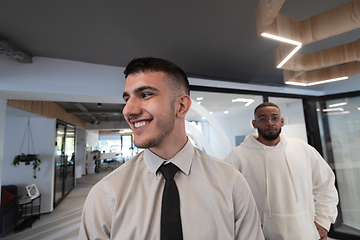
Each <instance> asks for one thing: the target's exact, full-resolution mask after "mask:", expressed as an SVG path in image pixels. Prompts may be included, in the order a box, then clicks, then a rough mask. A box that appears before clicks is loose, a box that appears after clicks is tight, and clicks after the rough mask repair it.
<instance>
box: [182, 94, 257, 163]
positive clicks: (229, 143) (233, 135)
mask: <svg viewBox="0 0 360 240" xmlns="http://www.w3.org/2000/svg"><path fill="white" fill-rule="evenodd" d="M190 97H191V99H192V106H191V109H190V111H189V112H188V114H187V115H186V120H187V122H186V129H187V133H188V136H189V137H190V139H191V141H192V142H193V144H194V145H196V146H197V147H199V148H200V149H202V150H204V151H205V152H207V153H208V154H210V155H213V156H215V157H217V158H219V159H224V158H225V157H226V156H227V154H229V152H230V151H231V150H232V149H233V148H234V147H236V146H237V145H239V144H240V143H241V142H242V140H243V139H244V137H245V136H246V135H248V134H250V133H255V129H254V128H253V127H252V125H251V120H252V119H253V111H254V108H255V107H256V106H257V105H259V104H260V103H261V102H262V99H263V97H262V96H261V95H247V94H234V93H216V92H203V91H191V93H190Z"/></svg>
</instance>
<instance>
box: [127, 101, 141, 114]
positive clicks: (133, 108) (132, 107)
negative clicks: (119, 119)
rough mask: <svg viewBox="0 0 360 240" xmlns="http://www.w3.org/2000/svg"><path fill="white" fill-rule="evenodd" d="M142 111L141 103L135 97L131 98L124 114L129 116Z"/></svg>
mask: <svg viewBox="0 0 360 240" xmlns="http://www.w3.org/2000/svg"><path fill="white" fill-rule="evenodd" d="M140 112H141V110H140V104H139V102H138V101H137V100H136V99H135V98H129V99H128V100H127V102H126V104H125V106H124V108H123V115H124V117H125V118H129V117H130V116H131V115H136V114H139V113H140Z"/></svg>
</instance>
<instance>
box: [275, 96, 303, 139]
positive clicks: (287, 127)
mask: <svg viewBox="0 0 360 240" xmlns="http://www.w3.org/2000/svg"><path fill="white" fill-rule="evenodd" d="M269 102H273V103H275V104H276V105H278V107H279V108H280V111H281V116H282V117H283V118H284V121H285V122H284V126H283V127H282V132H283V133H285V135H286V136H287V137H293V138H299V139H301V140H303V141H304V142H308V139H307V133H306V125H305V117H304V110H303V109H304V108H303V104H302V100H301V99H298V98H281V97H269Z"/></svg>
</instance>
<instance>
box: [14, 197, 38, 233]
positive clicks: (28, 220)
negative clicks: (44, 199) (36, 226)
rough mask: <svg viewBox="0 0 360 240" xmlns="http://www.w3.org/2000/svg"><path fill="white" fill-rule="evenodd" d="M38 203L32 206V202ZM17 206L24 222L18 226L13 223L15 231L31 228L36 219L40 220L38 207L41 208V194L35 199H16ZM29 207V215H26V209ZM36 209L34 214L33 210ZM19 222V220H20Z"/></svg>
mask: <svg viewBox="0 0 360 240" xmlns="http://www.w3.org/2000/svg"><path fill="white" fill-rule="evenodd" d="M36 201H37V202H38V203H37V205H35V206H34V202H36ZM18 205H19V207H20V211H21V218H24V220H23V221H22V222H21V223H19V224H18V225H17V224H16V222H15V231H17V230H20V231H21V230H23V229H25V228H28V227H30V228H31V227H32V224H33V222H35V221H36V220H37V219H40V207H41V194H39V196H37V197H33V198H30V197H27V196H24V197H21V198H19V199H18ZM29 206H30V213H28V207H29ZM36 207H37V208H38V212H37V213H35V214H34V208H36ZM20 220H21V219H20Z"/></svg>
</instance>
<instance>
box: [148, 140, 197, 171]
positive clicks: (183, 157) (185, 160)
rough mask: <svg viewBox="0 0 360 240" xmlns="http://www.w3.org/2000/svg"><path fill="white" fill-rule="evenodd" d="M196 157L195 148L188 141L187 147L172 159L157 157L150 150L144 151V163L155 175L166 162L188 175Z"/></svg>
mask: <svg viewBox="0 0 360 240" xmlns="http://www.w3.org/2000/svg"><path fill="white" fill-rule="evenodd" d="M193 157H194V147H193V146H192V144H191V142H190V141H189V139H188V141H187V143H186V144H185V146H184V147H183V148H182V149H181V150H180V151H179V152H178V153H177V154H176V155H175V156H174V157H173V158H171V159H169V160H167V161H166V160H164V159H162V158H161V157H159V156H157V155H156V154H154V153H153V152H151V151H150V150H149V149H145V150H144V161H145V164H146V167H147V169H148V170H149V171H150V172H151V173H152V174H153V175H156V174H157V170H158V169H159V167H160V166H161V165H162V164H163V163H164V162H165V161H166V162H171V163H173V164H174V165H176V166H177V167H178V168H179V169H180V170H181V171H182V172H183V173H185V174H186V175H188V174H189V172H190V167H191V163H192V160H193Z"/></svg>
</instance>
